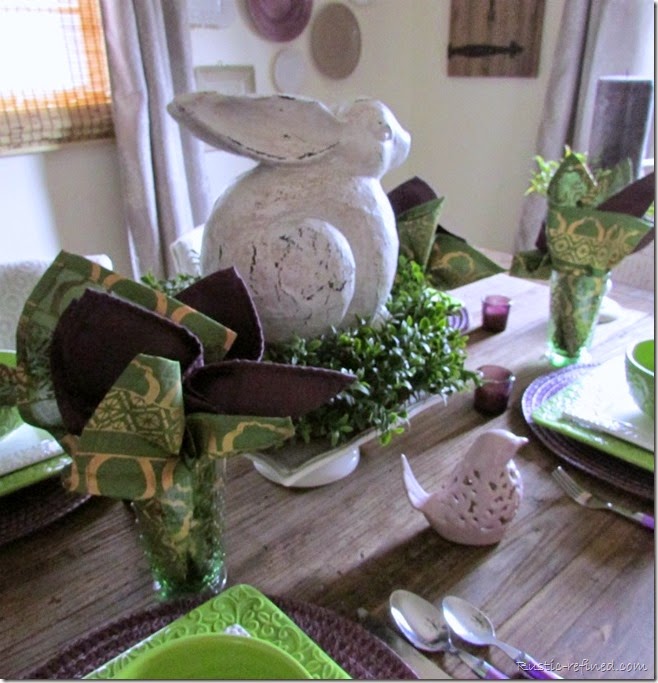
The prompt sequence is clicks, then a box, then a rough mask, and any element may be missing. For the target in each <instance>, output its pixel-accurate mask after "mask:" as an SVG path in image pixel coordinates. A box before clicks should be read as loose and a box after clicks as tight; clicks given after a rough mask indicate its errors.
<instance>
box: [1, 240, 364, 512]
mask: <svg viewBox="0 0 658 683" xmlns="http://www.w3.org/2000/svg"><path fill="white" fill-rule="evenodd" d="M193 287H194V289H193V291H192V293H188V295H187V298H188V299H189V300H194V301H195V303H196V304H197V305H198V307H199V309H203V310H206V311H208V312H209V314H210V315H211V316H212V315H216V316H217V315H222V316H226V317H227V318H230V319H231V320H232V323H233V324H234V326H235V327H238V328H240V329H238V330H233V329H230V328H229V327H226V326H225V325H224V324H222V322H220V321H219V320H215V319H213V318H212V317H209V315H204V313H202V312H200V310H197V309H195V308H192V307H191V306H189V305H187V304H185V303H182V302H181V301H179V300H177V299H174V298H172V297H168V296H165V295H164V294H162V293H160V292H156V291H155V290H152V289H151V288H150V287H147V286H145V285H142V284H138V283H136V282H132V281H131V280H128V279H127V278H123V277H121V276H119V275H117V274H115V273H113V272H111V271H107V270H105V269H103V268H101V267H100V266H98V265H96V264H94V263H92V262H91V261H88V260H87V259H84V258H83V257H80V256H76V255H73V254H68V253H66V252H62V253H60V254H59V256H58V257H57V258H56V259H55V261H54V262H53V264H52V265H51V266H50V268H49V269H48V270H47V271H46V273H45V274H44V275H43V277H42V279H41V280H40V281H39V283H38V284H37V285H36V287H35V288H34V290H33V292H32V293H31V295H30V297H29V298H28V300H27V302H26V303H25V307H24V310H23V314H22V316H21V319H20V321H19V328H18V332H17V367H16V368H10V367H9V366H7V365H0V404H3V403H4V404H7V405H12V404H17V405H18V406H19V408H20V411H21V414H22V416H23V418H24V420H25V421H26V422H28V423H30V424H32V425H34V426H37V427H41V428H44V429H47V430H48V431H50V432H51V433H52V434H53V435H54V436H55V438H57V439H58V440H59V441H60V443H61V444H62V446H63V447H64V449H65V450H66V451H67V453H68V454H69V455H70V456H71V458H72V460H73V464H72V466H71V467H70V469H69V471H68V472H67V473H66V475H65V479H64V481H65V485H66V487H67V488H69V489H70V490H73V491H78V492H82V493H91V494H94V495H103V496H111V497H118V498H124V499H130V500H138V501H139V500H148V499H150V498H152V497H159V498H163V497H171V496H172V495H174V497H176V496H177V495H179V496H182V497H184V492H185V490H187V489H188V488H189V477H190V476H192V471H193V469H194V463H198V462H200V461H201V460H203V461H211V460H213V459H217V458H220V457H225V456H228V455H232V454H235V453H241V452H244V451H248V450H262V449H265V448H269V447H272V446H276V445H279V444H281V443H283V441H285V440H286V439H287V438H289V437H291V436H292V435H293V432H294V430H293V426H292V421H291V418H290V416H291V415H293V416H297V415H300V414H303V413H305V412H307V411H310V410H313V409H315V408H317V407H318V406H320V405H322V404H323V403H325V402H326V401H328V400H330V399H331V398H333V396H334V395H336V394H337V393H339V392H340V391H342V389H344V388H346V387H347V386H348V385H349V384H351V383H352V382H353V381H354V379H355V378H354V376H353V375H350V374H348V373H342V372H335V371H331V370H326V369H321V368H312V367H296V366H282V365H277V364H274V363H265V362H262V361H260V357H259V354H260V353H261V352H262V343H261V339H260V337H259V335H260V323H259V321H258V319H257V316H256V314H255V309H253V305H252V302H251V299H250V297H249V294H248V291H247V290H246V288H245V287H244V286H243V283H242V280H241V278H240V277H239V275H238V273H237V272H236V271H235V270H234V269H228V270H227V271H223V272H221V273H219V274H214V275H212V276H209V277H208V278H203V279H201V280H200V281H198V282H197V283H195V284H194V285H193ZM218 297H219V298H222V299H223V301H224V303H223V304H221V305H218V304H217V303H216V302H215V301H216V299H217V298H218ZM182 298H183V299H185V298H186V295H185V293H183V296H182ZM243 332H244V333H245V334H247V335H253V336H254V337H255V339H254V341H253V343H246V344H243V345H242V346H241V347H240V348H241V349H242V350H243V351H244V352H245V353H246V354H247V355H248V356H251V357H250V358H247V359H239V358H235V357H233V358H232V359H231V360H224V356H225V355H226V354H227V352H228V351H229V349H230V348H231V346H232V344H233V342H234V340H235V339H236V335H240V334H241V333H243ZM254 356H258V357H256V358H254ZM188 394H189V396H188ZM176 491H178V493H175V492H176ZM174 507H175V506H174Z"/></svg>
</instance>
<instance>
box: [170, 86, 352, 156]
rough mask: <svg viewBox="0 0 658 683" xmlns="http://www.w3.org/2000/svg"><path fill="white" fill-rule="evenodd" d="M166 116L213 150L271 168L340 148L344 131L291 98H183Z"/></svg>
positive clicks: (316, 107)
mask: <svg viewBox="0 0 658 683" xmlns="http://www.w3.org/2000/svg"><path fill="white" fill-rule="evenodd" d="M167 111H168V112H169V113H170V114H171V116H173V117H174V118H175V119H176V121H178V123H180V124H181V125H183V126H185V127H187V128H189V129H190V130H191V131H192V133H194V134H195V135H196V136H197V137H199V138H201V140H203V141H204V142H207V143H208V144H210V145H213V147H217V148H218V149H223V150H225V151H227V152H234V153H235V154H240V155H241V156H245V157H249V158H251V159H255V160H256V161H265V162H270V163H282V164H285V163H299V162H304V161H312V160H314V159H316V158H318V157H320V156H322V155H324V154H326V153H327V152H329V151H330V150H332V149H333V148H334V147H336V146H337V145H338V143H339V141H340V134H341V128H342V124H341V122H340V121H339V120H338V119H337V118H336V116H335V115H334V114H333V113H332V112H331V111H330V110H329V109H328V108H327V107H325V106H324V105H323V104H322V103H321V102H316V101H314V100H309V99H303V98H299V97H291V96H289V95H271V96H266V97H250V96H245V95H222V94H220V93H218V92H194V93H186V94H184V95H178V96H177V97H175V98H174V99H173V100H172V101H171V102H170V103H169V105H168V106H167Z"/></svg>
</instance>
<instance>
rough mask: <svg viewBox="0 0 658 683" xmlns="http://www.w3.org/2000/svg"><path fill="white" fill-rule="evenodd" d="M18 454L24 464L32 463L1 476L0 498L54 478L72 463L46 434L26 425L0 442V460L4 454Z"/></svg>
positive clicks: (11, 455)
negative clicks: (25, 462)
mask: <svg viewBox="0 0 658 683" xmlns="http://www.w3.org/2000/svg"><path fill="white" fill-rule="evenodd" d="M30 451H33V454H30ZM21 453H22V455H23V456H25V457H26V458H27V460H26V461H29V460H30V459H31V464H27V465H25V466H23V467H20V468H18V469H15V470H13V471H8V472H6V473H5V474H2V475H0V496H5V495H7V494H8V493H13V492H14V491H17V490H19V489H22V488H25V487H26V486H31V485H32V484H36V483H38V482H40V481H43V480H44V479H48V478H50V477H54V476H55V475H56V474H59V473H60V472H61V471H62V470H63V469H64V468H65V467H66V466H67V465H69V464H70V463H71V458H70V457H69V456H68V455H66V454H65V453H64V451H63V450H62V447H61V446H60V445H59V444H58V443H57V441H55V440H54V439H53V438H52V436H51V435H50V434H49V433H48V432H46V431H45V430H43V429H39V428H37V427H33V426H31V425H28V424H25V423H23V424H21V426H20V427H19V428H18V429H15V430H14V431H13V432H11V434H7V436H5V437H4V438H2V439H0V459H1V458H2V457H3V455H4V456H6V457H7V458H11V457H14V456H16V455H17V454H21ZM35 460H36V462H35Z"/></svg>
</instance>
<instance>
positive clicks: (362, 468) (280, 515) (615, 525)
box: [0, 274, 655, 679]
mask: <svg viewBox="0 0 658 683" xmlns="http://www.w3.org/2000/svg"><path fill="white" fill-rule="evenodd" d="M454 293H455V294H456V295H457V296H458V297H459V298H460V299H461V300H462V301H463V302H464V303H465V305H466V306H467V308H468V310H469V314H470V318H471V328H470V330H469V333H468V334H469V342H468V358H467V363H466V365H467V367H468V368H469V369H476V368H477V367H479V366H480V365H482V364H485V363H495V364H499V365H504V366H506V367H508V368H510V369H512V370H513V371H514V372H515V374H516V377H517V380H516V384H515V387H514V391H513V394H512V398H511V403H510V406H509V408H508V410H507V411H506V412H505V413H503V414H502V415H500V416H498V417H485V416H483V415H481V414H479V413H478V412H476V411H475V410H474V409H473V395H472V391H471V390H470V389H469V390H467V391H464V392H462V393H459V394H457V395H454V396H451V397H450V398H449V399H448V400H447V402H445V404H444V403H443V402H441V401H439V402H435V403H434V404H433V405H431V406H430V407H428V408H427V409H425V410H423V411H421V412H420V413H419V414H417V415H415V416H414V417H413V419H412V420H411V423H410V425H409V428H408V429H407V431H406V432H405V433H404V434H403V435H401V436H399V437H396V438H394V439H393V441H392V443H390V444H389V445H388V446H386V447H384V446H382V445H381V444H380V443H379V442H378V441H377V439H376V438H375V439H373V440H371V441H370V442H368V443H367V444H365V445H364V446H363V447H362V449H361V452H362V455H361V459H360V462H359V465H358V467H357V468H356V470H355V471H354V472H353V473H352V474H350V475H349V476H348V477H346V478H345V479H343V480H341V481H340V482H337V483H334V484H329V485H326V486H322V487H318V488H310V489H287V488H284V487H281V486H278V485H276V484H273V483H271V482H270V481H267V480H266V479H265V478H263V477H262V476H261V475H260V474H258V473H257V472H256V471H255V469H254V467H253V465H252V464H251V463H250V462H249V461H248V460H246V459H245V458H242V457H236V458H232V459H229V462H228V494H227V520H228V521H227V526H228V528H227V535H226V547H227V565H228V585H229V586H230V585H235V584H238V583H246V584H251V585H253V586H255V587H256V588H258V589H259V590H261V591H262V592H263V593H266V594H268V595H273V596H282V597H289V598H296V599H298V600H303V601H307V602H309V603H313V604H315V605H319V606H323V607H326V608H330V609H331V610H333V611H335V612H336V613H338V614H340V615H342V616H344V617H347V618H349V619H351V620H354V621H356V620H357V617H356V610H357V608H358V607H364V608H366V609H367V610H368V611H370V612H371V613H373V614H374V615H376V616H378V617H381V618H382V619H386V617H387V613H386V606H387V603H388V597H389V595H390V593H391V592H392V591H393V590H394V589H396V588H405V589H408V590H411V591H415V592H417V593H419V594H420V595H422V596H423V597H425V598H426V599H428V600H430V601H432V602H435V603H437V604H439V603H440V600H441V598H442V597H443V596H445V595H448V594H453V595H458V596H461V597H463V598H466V599H467V600H470V601H472V602H473V603H475V604H477V605H478V606H479V607H480V608H482V609H483V610H485V611H486V612H487V613H488V615H489V616H490V618H491V619H492V621H493V623H494V624H495V625H496V630H497V633H498V635H499V636H500V637H501V638H502V639H503V640H506V641H508V642H510V643H513V644H514V645H518V646H519V647H523V648H524V649H525V650H526V651H527V652H530V653H532V654H533V655H534V656H535V657H536V658H537V659H539V660H540V661H546V662H549V663H551V664H552V666H553V667H554V668H555V670H556V671H557V672H558V673H560V674H561V675H562V676H564V677H565V678H589V679H601V678H615V679H619V678H640V679H641V678H654V676H655V672H654V660H655V654H654V644H655V623H654V572H655V551H654V536H653V532H651V531H648V530H647V529H645V528H642V527H641V526H639V525H638V524H635V523H634V522H632V521H629V520H628V519H624V518H622V517H619V516H616V515H613V514H612V513H610V512H607V511H596V510H587V509H584V508H581V507H579V506H577V505H576V504H575V503H573V502H572V501H571V500H570V499H568V498H567V497H566V496H565V495H564V494H563V493H562V491H561V490H560V489H559V488H558V486H557V484H556V483H555V482H554V481H553V479H552V477H551V476H550V474H551V471H552V470H553V469H554V468H555V467H556V466H557V465H558V464H560V463H561V461H560V459H559V458H558V457H557V456H556V455H555V454H554V453H552V452H551V451H550V450H549V449H548V448H546V447H545V446H544V445H543V444H542V443H541V442H540V441H539V440H538V439H537V438H536V437H535V436H534V435H533V433H532V431H531V430H530V428H529V427H528V425H527V424H526V422H525V420H524V418H523V414H522V412H521V398H522V395H523V391H524V390H525V389H526V387H527V386H528V385H529V384H530V383H531V382H532V381H533V380H534V379H535V378H537V377H539V376H541V375H544V374H546V373H548V372H551V371H553V368H551V366H550V365H549V364H548V362H547V360H546V359H545V358H544V356H543V354H544V349H545V344H546V333H547V317H548V288H547V286H546V284H545V283H538V282H534V281H531V280H523V279H518V278H512V277H509V276H508V275H506V274H501V275H496V276H494V277H491V278H486V279H485V280H481V281H478V282H475V283H473V284H470V285H467V286H465V287H462V288H459V289H458V290H455V292H454ZM490 293H496V294H505V295H508V296H511V297H512V299H513V306H512V311H511V314H510V319H509V324H508V326H507V329H506V330H505V331H504V332H501V333H498V334H494V333H490V332H487V331H485V330H483V329H482V328H481V318H480V300H481V298H482V296H483V295H484V294H490ZM611 297H612V298H613V299H615V300H617V301H618V302H619V303H620V304H621V305H622V314H621V316H620V318H619V319H617V320H614V321H612V322H609V323H606V324H600V325H598V326H597V330H596V333H595V337H594V343H593V349H592V351H593V362H603V361H605V360H607V359H609V358H612V357H615V356H618V355H620V354H622V353H623V351H624V349H625V347H626V346H627V345H628V344H629V343H630V342H631V341H633V340H639V339H643V338H649V337H653V334H654V301H653V292H651V291H644V290H639V289H633V288H630V287H624V286H622V285H619V286H618V285H615V286H614V288H613V290H612V292H611ZM492 428H505V429H509V430H510V431H512V432H514V433H515V434H518V435H522V436H526V437H528V439H529V443H528V444H527V445H526V446H524V447H523V448H522V449H521V450H520V451H519V453H518V454H517V456H516V457H515V462H516V464H517V466H518V468H519V470H520V472H521V476H522V479H523V485H524V497H523V500H522V503H521V506H520V509H519V512H518V513H517V515H516V517H515V518H514V520H513V522H512V523H511V524H510V526H509V528H508V529H507V531H506V533H505V535H504V537H503V539H502V540H501V541H500V543H498V544H497V545H492V546H482V547H477V546H466V545H459V544H456V543H453V542H450V541H447V540H445V539H443V538H442V537H440V536H439V535H438V534H437V533H436V532H435V531H433V530H432V529H431V528H430V527H429V525H428V523H427V521H426V520H425V518H424V517H423V516H422V515H421V514H420V513H419V512H417V511H416V510H414V509H413V508H412V507H411V506H410V504H409V502H408V500H407V498H406V495H405V491H404V487H403V483H402V473H401V464H400V453H405V454H406V455H407V457H408V458H409V461H410V463H411V465H412V467H413V470H414V472H415V474H416V476H417V478H418V479H419V481H420V482H421V483H422V484H423V486H424V487H425V488H427V489H429V490H432V489H435V488H438V486H439V485H440V483H441V481H443V480H444V479H445V478H446V477H447V476H448V475H449V474H450V472H451V471H452V469H453V468H454V466H455V464H456V463H457V462H458V461H459V459H460V458H461V457H463V455H464V454H465V452H466V451H467V450H468V448H469V447H470V445H471V444H472V443H473V441H474V440H475V438H476V437H477V436H478V435H480V434H482V433H483V432H485V431H487V430H489V429H492ZM602 457H611V456H602ZM568 469H570V470H571V471H572V472H574V473H576V476H577V477H578V478H579V479H580V481H582V482H583V483H586V484H587V485H588V486H590V487H591V488H592V489H593V490H597V491H601V492H604V493H606V494H609V495H611V496H613V497H614V498H615V500H621V501H624V502H627V503H629V504H631V505H632V506H633V507H635V508H636V509H638V510H642V511H644V512H652V510H653V503H652V502H651V501H645V500H642V499H640V498H636V497H634V496H631V495H627V494H624V493H622V492H621V491H620V490H619V489H616V488H614V487H612V486H609V485H607V484H604V483H603V482H600V481H598V480H596V479H594V478H593V477H591V476H589V475H587V474H585V473H580V472H578V471H577V470H573V469H572V468H568ZM156 603H157V598H156V597H155V595H154V593H153V590H152V586H151V578H150V575H149V570H148V565H147V563H146V561H145V559H144V557H143V555H142V551H141V549H140V546H139V543H138V538H137V531H136V529H135V525H134V520H133V517H132V514H131V511H130V509H129V508H128V506H127V505H125V504H124V503H123V502H122V501H112V500H109V499H101V498H94V499H92V500H91V501H89V502H88V503H86V504H84V505H82V506H81V507H79V508H78V509H76V510H75V511H73V512H71V513H70V514H68V515H66V516H65V517H63V518H61V519H59V520H57V521H55V522H53V523H52V524H50V525H48V526H47V527H45V528H43V529H41V530H39V531H36V532H34V533H32V534H30V535H28V536H26V537H24V538H20V539H17V540H15V541H12V542H9V543H7V544H5V545H4V546H2V547H0V677H4V678H20V677H22V676H25V675H26V673H27V672H29V671H31V670H32V669H34V668H35V667H36V666H38V665H41V664H43V663H44V662H46V661H47V660H48V659H49V658H51V657H53V656H55V655H56V654H57V653H58V652H59V651H61V649H62V648H63V647H65V646H66V645H67V644H69V643H70V642H71V641H72V640H73V639H76V638H80V637H83V636H85V635H86V634H87V633H89V632H90V631H91V630H93V629H95V628H97V627H99V626H101V625H103V624H107V623H108V622H111V621H113V620H115V619H117V618H119V617H123V616H125V615H128V614H131V613H133V612H135V611H136V610H140V609H142V608H145V607H148V606H151V605H154V604H156ZM470 649H471V651H473V652H475V653H477V654H480V655H485V656H486V657H487V658H488V659H489V660H490V661H492V662H493V663H494V664H496V665H497V666H498V667H499V668H501V669H502V670H504V671H505V672H507V673H508V675H510V676H517V677H518V673H519V672H518V670H517V669H516V666H515V665H514V663H513V662H512V661H511V660H509V659H508V658H507V657H505V656H504V655H503V654H502V653H501V652H500V651H499V650H497V649H495V648H472V647H471V648H470ZM429 656H430V657H431V658H432V659H434V660H435V661H436V662H437V663H438V664H439V665H440V666H441V667H442V668H443V669H444V670H446V671H447V672H448V673H449V674H451V675H453V676H455V677H457V678H471V679H472V678H474V677H475V675H474V674H473V673H472V672H471V671H470V670H469V669H467V668H466V667H465V666H464V665H463V664H462V663H461V662H460V661H459V660H458V659H457V658H456V657H454V656H452V655H449V654H436V655H429Z"/></svg>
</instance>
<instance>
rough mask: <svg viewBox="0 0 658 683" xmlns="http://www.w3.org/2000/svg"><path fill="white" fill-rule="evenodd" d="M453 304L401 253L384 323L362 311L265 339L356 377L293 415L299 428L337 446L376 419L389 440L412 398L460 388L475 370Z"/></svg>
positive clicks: (279, 349)
mask: <svg viewBox="0 0 658 683" xmlns="http://www.w3.org/2000/svg"><path fill="white" fill-rule="evenodd" d="M458 308H459V304H457V303H456V302H455V300H454V299H453V298H452V297H450V296H449V295H448V294H445V293H443V292H440V291H438V290H436V289H434V288H433V287H431V286H430V285H428V282H427V279H426V277H425V275H424V273H423V270H422V268H421V266H420V265H419V264H417V263H416V262H414V261H410V260H408V259H406V258H405V257H404V256H401V257H400V260H399V264H398V271H397V277H396V281H395V284H394V286H393V290H392V292H391V296H390V298H389V301H388V303H387V313H388V317H387V318H386V319H385V320H384V321H383V322H382V323H381V324H379V325H375V324H371V323H369V322H367V321H365V320H362V319H360V320H357V322H356V324H355V326H354V327H352V328H350V329H346V330H336V329H332V331H331V332H328V333H326V334H324V335H322V336H320V337H318V338H315V339H301V338H295V339H293V340H292V341H290V342H288V343H286V344H278V345H272V346H270V347H268V349H267V351H266V360H269V361H272V362H277V363H289V364H292V365H309V366H316V367H324V368H329V369H333V370H340V371H346V372H350V373H352V374H354V375H355V376H356V377H357V380H356V381H355V382H354V383H353V384H352V385H351V386H350V387H349V388H348V389H346V390H345V391H342V392H341V393H340V394H338V395H337V396H336V397H335V398H334V399H333V400H332V401H330V402H329V403H327V404H325V405H324V406H321V407H320V408H318V409H317V410H315V411H313V412H311V413H309V414H307V415H305V416H304V417H302V418H300V419H298V420H296V423H295V427H296V434H297V436H298V437H300V438H302V439H303V440H304V441H306V442H309V441H311V440H316V439H326V440H328V441H329V442H330V444H331V445H332V446H336V445H338V444H340V443H343V442H345V441H348V440H349V439H350V438H353V437H354V436H356V435H358V434H359V433H361V432H363V431H365V430H368V429H371V428H373V427H374V428H376V429H377V431H378V432H379V436H380V441H381V442H382V443H383V444H387V443H389V442H390V440H391V439H392V437H393V436H394V435H395V434H399V433H401V432H403V431H404V426H403V423H404V421H405V420H406V419H407V417H408V415H407V407H408V405H409V402H410V401H413V400H416V399H418V398H421V397H423V396H425V395H428V394H440V395H443V396H448V395H450V394H452V393H454V392H457V391H460V390H462V389H463V388H464V387H465V386H466V383H467V382H468V381H472V380H474V379H475V373H473V372H471V371H469V370H465V369H464V361H465V359H466V338H465V337H464V336H463V335H462V334H461V333H460V332H459V331H458V330H456V329H455V328H453V327H451V326H450V324H449V321H448V315H449V314H450V313H454V312H455V311H457V310H458Z"/></svg>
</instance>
